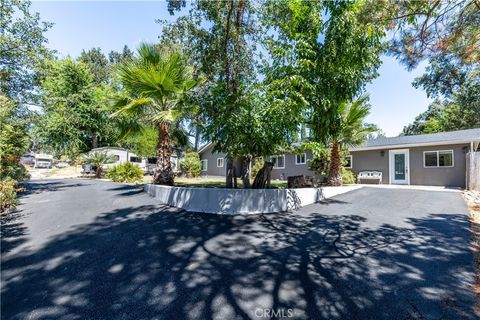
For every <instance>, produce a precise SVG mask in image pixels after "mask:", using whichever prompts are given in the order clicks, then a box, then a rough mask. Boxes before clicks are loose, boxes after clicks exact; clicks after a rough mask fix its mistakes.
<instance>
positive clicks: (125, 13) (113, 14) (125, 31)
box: [31, 1, 430, 136]
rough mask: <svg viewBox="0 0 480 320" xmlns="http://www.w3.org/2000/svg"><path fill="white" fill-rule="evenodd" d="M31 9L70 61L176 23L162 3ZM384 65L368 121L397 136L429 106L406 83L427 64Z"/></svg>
mask: <svg viewBox="0 0 480 320" xmlns="http://www.w3.org/2000/svg"><path fill="white" fill-rule="evenodd" d="M31 9H32V11H37V12H39V13H40V16H41V17H42V19H43V20H45V21H50V22H53V23H55V25H54V26H53V28H52V29H51V30H49V31H48V33H47V38H48V39H49V44H48V46H49V47H50V48H52V49H55V50H57V51H58V52H59V55H60V56H66V55H70V56H73V57H76V56H78V55H79V54H80V52H81V51H82V49H90V48H93V47H100V48H101V49H102V50H103V52H104V53H108V52H109V51H110V50H121V49H122V48H123V46H124V45H125V44H126V45H128V46H129V47H130V48H135V47H136V46H137V45H138V43H139V42H141V41H149V42H153V41H156V40H157V39H158V36H159V35H160V33H161V26H160V25H158V24H156V23H155V19H166V20H174V19H175V17H172V16H170V15H169V13H168V11H167V5H166V1H147V2H134V1H104V2H100V1H34V2H33V4H32V8H31ZM383 61H384V62H383V65H382V66H381V67H380V69H379V73H380V76H379V77H378V78H377V79H375V80H374V81H373V82H372V83H370V84H368V85H367V92H368V93H369V95H370V102H371V105H372V109H371V114H370V116H369V117H368V119H367V121H368V122H371V123H376V124H377V125H378V126H379V127H380V128H381V129H382V130H384V131H385V132H386V134H387V136H396V135H398V134H399V133H400V132H401V131H402V129H403V127H404V126H405V125H407V124H408V123H410V122H412V121H413V120H414V118H415V116H416V115H417V114H419V113H420V112H423V111H425V110H426V109H427V106H428V104H429V102H430V100H429V99H428V98H427V96H426V94H425V92H424V91H423V90H420V89H415V88H413V87H412V85H411V83H412V81H413V79H414V78H415V77H417V76H419V75H421V74H422V73H423V70H424V67H425V65H426V64H425V63H423V64H421V65H420V66H419V67H417V68H416V69H415V70H413V71H410V72H409V71H407V70H406V69H405V67H403V66H402V65H400V64H399V63H398V62H397V61H396V60H395V59H394V58H392V57H384V58H383Z"/></svg>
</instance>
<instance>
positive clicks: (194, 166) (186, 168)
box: [180, 152, 202, 178]
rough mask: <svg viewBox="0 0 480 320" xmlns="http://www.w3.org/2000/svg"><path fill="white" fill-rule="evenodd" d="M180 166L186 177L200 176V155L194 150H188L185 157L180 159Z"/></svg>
mask: <svg viewBox="0 0 480 320" xmlns="http://www.w3.org/2000/svg"><path fill="white" fill-rule="evenodd" d="M180 167H181V168H182V171H183V173H184V174H185V175H186V176H187V177H188V178H192V177H198V176H200V172H201V170H202V162H201V161H200V155H199V154H198V153H196V152H188V153H187V154H186V155H185V158H183V159H182V161H180Z"/></svg>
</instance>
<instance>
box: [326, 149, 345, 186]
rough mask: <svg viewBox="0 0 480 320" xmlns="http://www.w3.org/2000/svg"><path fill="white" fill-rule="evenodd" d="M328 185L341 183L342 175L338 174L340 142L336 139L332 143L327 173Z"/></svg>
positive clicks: (339, 184)
mask: <svg viewBox="0 0 480 320" xmlns="http://www.w3.org/2000/svg"><path fill="white" fill-rule="evenodd" d="M328 185H330V186H341V185H342V176H341V175H340V144H339V143H338V141H336V140H335V141H334V142H333V144H332V152H331V158H330V170H329V173H328Z"/></svg>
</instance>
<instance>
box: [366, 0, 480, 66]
mask: <svg viewBox="0 0 480 320" xmlns="http://www.w3.org/2000/svg"><path fill="white" fill-rule="evenodd" d="M364 4H365V5H364V6H363V7H364V9H363V10H362V18H363V19H364V20H365V21H370V22H374V23H386V25H387V26H388V28H389V29H390V30H391V31H392V32H391V34H392V35H393V37H392V38H391V41H390V53H392V54H393V55H395V56H396V57H397V58H399V59H400V61H401V62H402V63H404V64H405V65H407V66H408V67H409V68H413V67H415V66H416V65H417V64H418V63H419V62H420V61H422V60H423V59H426V58H432V57H435V56H437V55H439V54H444V53H454V54H455V55H457V56H459V57H460V58H461V59H462V62H463V63H466V64H470V63H475V62H477V61H478V60H479V59H480V51H479V50H478V48H479V41H480V38H479V37H478V35H479V33H480V3H479V2H478V0H464V1H450V0H437V1H430V0H418V1H376V0H369V1H365V2H364Z"/></svg>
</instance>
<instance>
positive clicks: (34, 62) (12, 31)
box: [0, 0, 53, 102]
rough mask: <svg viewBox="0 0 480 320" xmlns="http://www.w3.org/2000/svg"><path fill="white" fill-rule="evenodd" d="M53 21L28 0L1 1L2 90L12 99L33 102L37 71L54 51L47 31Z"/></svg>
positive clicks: (0, 74) (0, 82)
mask: <svg viewBox="0 0 480 320" xmlns="http://www.w3.org/2000/svg"><path fill="white" fill-rule="evenodd" d="M52 25H53V24H52V23H49V22H44V21H42V20H41V19H40V15H39V14H38V13H31V12H30V1H28V0H2V1H1V3H0V30H1V33H0V93H1V94H2V95H4V96H7V97H8V98H10V99H13V100H18V101H21V102H32V100H33V88H34V85H35V80H36V75H37V73H36V71H37V69H38V67H39V66H40V65H41V63H42V60H43V59H44V58H50V57H51V56H52V55H51V52H50V50H49V49H47V47H46V46H45V45H46V44H47V41H48V40H47V38H46V37H45V32H46V31H47V30H48V29H49V28H50V27H51V26H52Z"/></svg>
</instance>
